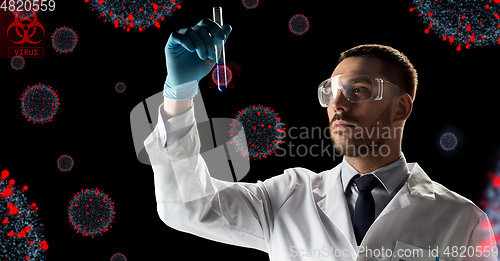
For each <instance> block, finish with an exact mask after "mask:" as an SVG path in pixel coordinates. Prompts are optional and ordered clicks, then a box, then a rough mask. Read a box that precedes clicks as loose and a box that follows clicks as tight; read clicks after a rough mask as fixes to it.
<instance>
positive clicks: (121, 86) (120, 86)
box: [115, 82, 127, 93]
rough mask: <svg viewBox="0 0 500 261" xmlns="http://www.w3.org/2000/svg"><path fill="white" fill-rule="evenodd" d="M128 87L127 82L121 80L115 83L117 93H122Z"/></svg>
mask: <svg viewBox="0 0 500 261" xmlns="http://www.w3.org/2000/svg"><path fill="white" fill-rule="evenodd" d="M126 88H127V87H126V86H125V83H123V82H119V83H117V84H115V90H116V92H117V93H122V92H124V91H125V89H126Z"/></svg>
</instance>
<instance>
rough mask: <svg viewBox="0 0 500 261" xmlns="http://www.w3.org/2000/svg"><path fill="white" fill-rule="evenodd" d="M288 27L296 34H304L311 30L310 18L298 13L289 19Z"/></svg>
mask: <svg viewBox="0 0 500 261" xmlns="http://www.w3.org/2000/svg"><path fill="white" fill-rule="evenodd" d="M288 29H289V30H290V32H292V33H293V34H295V35H303V34H305V33H306V32H307V31H308V30H309V19H307V17H306V16H304V15H302V14H296V15H294V16H292V18H290V21H288Z"/></svg>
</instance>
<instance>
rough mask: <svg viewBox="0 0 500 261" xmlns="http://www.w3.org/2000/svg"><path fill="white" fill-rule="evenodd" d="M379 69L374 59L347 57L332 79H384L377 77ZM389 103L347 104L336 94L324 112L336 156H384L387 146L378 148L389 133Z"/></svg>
mask: <svg viewBox="0 0 500 261" xmlns="http://www.w3.org/2000/svg"><path fill="white" fill-rule="evenodd" d="M382 66H383V63H382V61H381V60H380V59H378V58H372V57H349V58H346V59H344V60H343V61H342V62H341V63H340V64H339V65H338V66H337V67H336V68H335V70H334V71H333V73H332V77H333V76H335V75H339V74H365V75H370V76H373V77H379V78H382V79H384V80H388V79H387V78H386V77H384V76H383V75H382V74H381V69H382ZM391 104H392V102H391V98H389V97H384V98H383V99H382V100H380V101H368V102H362V103H351V102H349V101H347V99H346V98H345V96H344V95H343V94H342V92H340V95H337V97H336V98H335V100H334V101H333V103H332V104H331V105H330V106H329V107H328V109H327V111H328V118H329V121H330V134H331V137H332V143H333V145H334V147H335V151H336V153H337V154H338V155H339V154H340V155H345V156H348V157H360V156H367V155H368V154H372V155H380V154H387V153H388V151H387V149H389V148H388V146H385V147H386V148H385V151H384V150H381V149H380V147H381V146H382V145H384V144H385V143H386V139H387V138H388V136H389V134H388V131H392V130H393V126H392V125H393V122H392V111H393V106H391ZM384 134H385V135H384ZM393 135H394V134H390V138H394V137H393ZM379 151H380V153H379Z"/></svg>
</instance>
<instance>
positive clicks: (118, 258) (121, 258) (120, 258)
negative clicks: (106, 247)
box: [110, 253, 127, 261]
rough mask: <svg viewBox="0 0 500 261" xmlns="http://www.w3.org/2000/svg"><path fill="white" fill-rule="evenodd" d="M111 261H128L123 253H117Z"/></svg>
mask: <svg viewBox="0 0 500 261" xmlns="http://www.w3.org/2000/svg"><path fill="white" fill-rule="evenodd" d="M110 261H127V258H126V257H125V255H124V254H122V253H116V254H113V255H112V256H111V259H110Z"/></svg>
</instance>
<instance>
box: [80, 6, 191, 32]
mask: <svg viewBox="0 0 500 261" xmlns="http://www.w3.org/2000/svg"><path fill="white" fill-rule="evenodd" d="M181 2H182V1H181V0H134V1H121V0H120V1H119V0H85V3H89V4H90V7H91V8H92V11H96V12H97V13H98V14H99V18H104V22H110V23H113V24H114V26H115V27H116V28H122V29H124V30H126V31H127V32H130V30H131V29H135V30H139V31H144V30H146V29H147V28H149V27H152V26H155V27H156V28H160V26H161V25H160V23H161V22H162V21H164V20H165V19H166V18H169V17H171V16H172V15H173V13H174V11H176V10H178V9H181V5H180V4H181Z"/></svg>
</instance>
